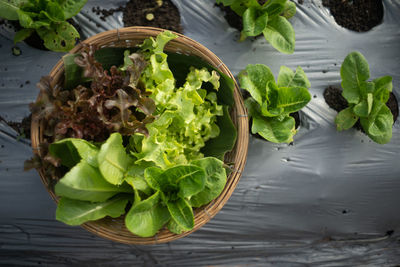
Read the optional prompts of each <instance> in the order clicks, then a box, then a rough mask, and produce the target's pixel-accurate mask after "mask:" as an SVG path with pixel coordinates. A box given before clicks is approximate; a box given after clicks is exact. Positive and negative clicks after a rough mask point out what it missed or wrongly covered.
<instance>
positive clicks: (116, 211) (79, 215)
mask: <svg viewBox="0 0 400 267" xmlns="http://www.w3.org/2000/svg"><path fill="white" fill-rule="evenodd" d="M128 201H129V198H127V197H126V196H116V197H114V198H112V199H109V200H107V201H105V202H101V203H91V202H87V201H80V200H75V199H69V198H65V197H62V198H61V199H60V201H59V202H58V207H57V211H56V219H57V220H59V221H62V222H64V223H66V224H69V225H80V224H82V223H85V222H87V221H93V220H98V219H101V218H104V217H106V216H110V217H113V218H117V217H119V216H121V215H122V214H124V213H125V207H126V205H127V204H128Z"/></svg>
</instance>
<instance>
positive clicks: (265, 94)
mask: <svg viewBox="0 0 400 267" xmlns="http://www.w3.org/2000/svg"><path fill="white" fill-rule="evenodd" d="M239 81H240V86H241V87H242V88H243V89H245V90H246V91H248V92H249V93H250V95H251V97H249V98H247V99H246V100H245V105H246V107H247V110H248V112H249V115H250V116H251V117H252V127H251V131H252V133H253V134H259V135H261V136H262V137H263V138H265V139H266V140H268V141H270V142H274V143H285V142H286V143H290V142H292V141H293V136H294V135H295V134H296V129H295V120H294V118H293V117H292V116H290V114H291V113H294V112H297V111H299V110H300V109H302V108H303V107H304V106H306V105H307V103H308V102H309V101H310V100H311V95H310V93H309V92H308V88H309V87H310V86H311V85H310V82H309V81H308V79H307V76H306V74H305V73H304V71H303V69H302V68H301V67H297V69H296V72H293V71H292V70H291V69H289V68H287V67H285V66H282V67H281V69H280V71H279V76H278V81H277V82H275V78H274V76H273V74H272V72H271V70H270V69H269V68H268V67H267V66H265V65H261V64H256V65H248V66H247V67H246V69H245V70H243V71H242V72H240V73H239Z"/></svg>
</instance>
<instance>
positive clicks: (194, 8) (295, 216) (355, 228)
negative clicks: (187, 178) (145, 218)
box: [0, 0, 400, 266]
mask: <svg viewBox="0 0 400 267" xmlns="http://www.w3.org/2000/svg"><path fill="white" fill-rule="evenodd" d="M173 2H174V3H175V4H176V6H177V7H178V8H179V11H180V12H181V19H182V25H183V29H184V34H185V35H187V36H188V37H190V38H192V39H194V40H196V41H198V42H200V43H201V44H203V45H205V46H206V47H207V48H209V49H210V50H211V51H213V52H214V53H215V54H216V55H217V56H218V57H219V58H220V59H221V60H222V61H223V62H224V63H225V64H226V65H227V66H228V68H229V69H230V70H231V71H232V73H233V74H234V75H237V74H238V73H239V72H240V71H241V70H242V69H244V68H245V67H246V65H247V64H255V63H260V64H265V65H268V66H269V67H270V68H271V70H272V71H273V73H274V74H275V75H277V74H278V71H279V68H280V66H281V65H286V66H288V67H290V68H292V69H295V68H296V67H297V66H301V67H302V68H303V69H304V71H305V73H306V74H307V76H308V78H309V80H310V82H311V85H312V86H311V89H310V93H311V95H312V96H313V98H312V100H311V101H310V103H309V104H308V105H307V106H306V108H304V109H303V110H302V112H301V114H300V116H301V121H302V123H301V126H300V128H299V131H298V133H297V135H296V136H295V137H294V143H293V145H287V144H273V143H269V142H266V141H263V140H260V139H257V138H254V137H251V138H250V144H249V152H248V159H247V165H246V168H245V172H244V173H243V174H242V178H241V180H240V182H239V185H238V187H237V188H236V190H235V192H234V193H233V195H232V197H231V198H230V200H229V201H228V203H227V204H226V205H225V206H224V207H223V209H222V210H221V211H220V212H219V213H218V214H217V215H216V216H215V217H214V218H213V219H212V220H211V221H210V222H209V223H207V224H206V225H205V226H204V227H202V228H201V229H200V230H198V231H197V232H195V233H193V234H191V235H189V236H188V237H185V238H183V239H180V240H177V241H174V242H171V243H168V244H163V245H156V246H128V245H122V244H117V243H113V242H111V241H107V240H103V239H101V238H98V237H95V236H93V235H92V234H90V233H88V232H86V231H85V230H83V229H81V228H79V227H70V226H66V225H64V224H62V223H61V222H58V221H56V220H55V209H56V205H55V203H54V202H53V201H52V200H51V198H50V196H49V195H48V193H47V192H46V190H45V188H44V187H43V185H42V184H41V181H40V178H39V175H38V174H37V172H35V171H30V172H24V171H23V170H22V169H23V162H24V160H25V159H27V158H29V157H30V156H31V148H30V143H29V141H28V140H26V139H23V138H22V139H21V138H19V137H18V134H17V133H16V132H15V131H14V130H13V129H12V128H10V127H9V126H8V125H7V124H6V123H5V122H4V121H1V122H0V178H1V179H0V245H1V246H0V263H3V264H26V263H28V264H31V265H34V264H38V263H39V262H40V263H42V264H48V265H50V264H51V265H53V264H64V265H65V264H90V265H115V264H121V265H122V264H129V265H135V264H138V265H139V264H140V265H147V266H153V265H160V266H187V265H192V266H204V265H224V266H229V265H232V264H236V265H241V264H249V265H251V266H253V265H260V266H268V265H274V266H276V265H278V266H279V265H281V266H287V265H290V266H297V265H299V266H302V265H306V264H310V263H314V264H318V265H325V266H333V265H340V266H354V265H370V266H393V265H395V264H399V263H400V212H399V203H400V164H399V158H400V157H399V156H400V155H399V153H400V152H399V151H400V123H399V121H397V122H396V123H395V125H394V127H393V137H392V140H391V142H390V143H389V144H386V145H378V144H376V143H374V142H372V141H371V140H370V139H369V138H368V137H367V136H366V135H364V134H363V133H361V132H359V131H356V130H354V129H351V130H348V131H345V132H337V131H336V129H335V125H334V118H335V116H336V111H334V110H333V109H330V108H329V107H328V105H327V104H326V103H325V100H324V98H323V95H322V94H323V91H324V89H325V88H326V87H327V86H329V85H340V73H339V72H340V65H341V63H342V61H343V59H344V58H345V56H346V55H347V54H348V53H349V52H351V51H354V50H358V51H360V52H361V53H363V55H364V56H365V57H366V59H367V60H368V62H369V65H370V71H371V77H372V78H375V77H380V76H383V75H390V76H392V77H393V91H394V94H395V95H396V97H399V96H400V86H399V85H400V72H399V67H400V63H399V62H400V18H399V14H400V4H399V2H398V1H394V0H393V1H386V0H385V1H383V4H384V12H385V15H384V20H383V23H382V24H380V25H378V26H376V27H375V28H373V29H372V30H371V31H369V32H365V33H356V32H352V31H349V30H346V29H344V28H342V27H341V26H339V25H337V24H336V23H335V21H334V19H333V17H332V16H331V15H330V13H329V10H327V9H326V8H324V7H323V6H322V4H321V2H320V1H307V0H305V1H304V3H303V4H298V3H297V2H296V6H297V13H296V15H295V16H294V17H293V18H292V19H291V23H292V25H293V27H294V29H295V32H296V48H295V52H294V54H292V55H285V54H281V53H279V52H278V51H276V50H275V49H274V48H272V47H271V46H270V45H269V44H268V43H267V41H266V40H264V39H263V38H257V39H255V40H246V41H244V42H241V43H239V42H237V39H238V32H237V31H236V30H234V29H232V28H230V27H229V25H228V24H227V22H226V21H225V19H224V17H223V15H222V12H221V11H220V9H219V8H217V7H215V6H214V1H212V0H207V1H205V0H196V1H189V0H183V1H178V0H175V1H173ZM121 4H124V2H123V1H114V2H107V3H106V2H104V1H89V2H88V4H87V5H86V6H85V7H84V8H83V10H82V12H81V13H80V14H78V15H77V16H76V20H77V22H78V23H79V24H80V25H81V27H82V29H83V33H84V35H85V37H88V36H91V35H93V34H96V33H99V32H101V31H104V30H109V29H115V28H121V27H123V24H122V13H115V14H114V15H113V16H110V17H108V18H107V19H106V21H105V22H104V21H102V20H100V19H99V17H98V16H97V15H95V14H94V13H93V12H92V7H94V6H101V7H102V8H116V7H118V6H119V5H121ZM0 33H1V34H0V44H1V48H0V58H1V60H0V116H1V117H3V118H4V119H6V120H11V121H21V119H22V118H23V117H24V116H26V115H28V114H29V108H28V104H29V103H30V102H32V101H34V100H35V98H36V95H37V93H38V89H37V88H36V86H35V84H36V83H37V82H38V81H39V79H40V77H41V76H44V75H46V74H48V73H49V72H50V70H51V68H52V67H53V66H54V64H55V63H56V62H57V61H58V60H59V59H60V58H61V56H62V55H63V54H62V53H55V52H48V51H39V50H36V49H34V48H30V47H28V46H27V45H25V44H19V45H18V46H19V47H20V48H21V49H22V55H21V56H18V57H15V56H13V55H12V54H11V47H12V46H13V44H12V38H13V32H12V31H11V30H7V29H1V31H0Z"/></svg>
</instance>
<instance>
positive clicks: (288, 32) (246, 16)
mask: <svg viewBox="0 0 400 267" xmlns="http://www.w3.org/2000/svg"><path fill="white" fill-rule="evenodd" d="M216 2H217V4H223V5H224V6H229V7H230V8H231V9H232V10H233V11H234V12H235V13H236V14H237V15H239V16H240V17H242V19H243V30H242V32H241V36H240V40H241V41H242V40H245V39H246V38H247V37H248V36H258V35H260V34H263V35H264V37H265V39H266V40H267V41H268V42H269V43H270V44H271V45H272V46H273V47H274V48H275V49H277V50H278V51H280V52H282V53H285V54H292V53H293V52H294V47H295V33H294V30H293V27H292V25H291V24H290V23H289V21H288V20H287V19H289V18H291V17H293V16H294V15H295V14H296V5H295V4H294V3H293V2H290V1H288V0H270V1H265V3H264V4H260V3H259V1H257V0H216Z"/></svg>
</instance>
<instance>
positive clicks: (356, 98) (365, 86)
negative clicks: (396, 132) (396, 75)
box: [335, 52, 393, 144]
mask: <svg viewBox="0 0 400 267" xmlns="http://www.w3.org/2000/svg"><path fill="white" fill-rule="evenodd" d="M340 76H341V77H342V88H343V92H342V95H343V97H344V98H345V99H346V100H347V102H348V103H349V107H348V108H346V109H344V110H342V111H340V112H339V113H338V115H337V116H336V119H335V123H336V127H337V130H338V131H342V130H347V129H350V128H351V127H353V126H354V124H355V123H356V122H357V121H358V120H360V122H361V126H362V127H363V129H364V131H365V132H366V133H367V135H368V136H369V137H370V138H371V139H372V140H373V141H375V142H376V143H379V144H386V143H388V142H389V141H390V139H391V138H392V125H393V115H392V113H391V111H390V109H389V108H388V107H387V106H386V105H385V103H386V102H387V101H388V100H389V95H390V92H391V91H392V77H390V76H384V77H380V78H377V79H375V80H373V81H372V82H369V81H368V79H369V78H370V73H369V66H368V62H367V60H366V59H365V58H364V56H363V55H362V54H361V53H360V52H352V53H350V54H348V55H347V57H346V58H345V59H344V61H343V64H342V66H341V69H340Z"/></svg>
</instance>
